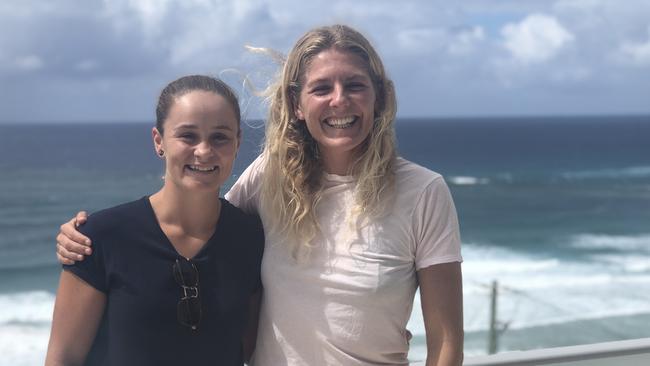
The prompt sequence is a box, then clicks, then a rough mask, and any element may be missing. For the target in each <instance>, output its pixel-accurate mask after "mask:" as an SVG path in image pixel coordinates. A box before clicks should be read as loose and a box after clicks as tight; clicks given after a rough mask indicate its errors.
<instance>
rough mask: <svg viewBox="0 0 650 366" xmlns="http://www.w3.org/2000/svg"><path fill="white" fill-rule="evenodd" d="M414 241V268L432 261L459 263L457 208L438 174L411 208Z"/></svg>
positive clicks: (424, 265)
mask: <svg viewBox="0 0 650 366" xmlns="http://www.w3.org/2000/svg"><path fill="white" fill-rule="evenodd" d="M413 220H414V229H415V230H414V234H415V238H416V240H417V243H416V251H415V269H416V270H420V269H422V268H426V267H429V266H432V265H434V264H440V263H449V262H462V260H463V258H462V257H461V254H460V230H459V227H458V216H457V215H456V207H455V206H454V201H453V200H452V198H451V193H450V192H449V188H448V187H447V184H446V183H445V181H444V179H443V178H442V177H441V176H438V177H436V178H434V180H433V181H432V182H431V183H430V184H429V185H428V186H427V187H425V189H424V191H423V193H422V195H421V196H420V199H419V201H418V203H417V204H416V207H415V211H414V217H413Z"/></svg>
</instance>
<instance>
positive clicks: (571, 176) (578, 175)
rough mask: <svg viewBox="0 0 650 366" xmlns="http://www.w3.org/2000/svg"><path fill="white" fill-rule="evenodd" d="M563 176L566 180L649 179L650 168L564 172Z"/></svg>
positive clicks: (637, 167)
mask: <svg viewBox="0 0 650 366" xmlns="http://www.w3.org/2000/svg"><path fill="white" fill-rule="evenodd" d="M561 176H562V178H564V179H566V180H584V179H617V178H647V177H650V166H631V167H626V168H620V169H596V170H580V171H573V172H564V173H562V174H561Z"/></svg>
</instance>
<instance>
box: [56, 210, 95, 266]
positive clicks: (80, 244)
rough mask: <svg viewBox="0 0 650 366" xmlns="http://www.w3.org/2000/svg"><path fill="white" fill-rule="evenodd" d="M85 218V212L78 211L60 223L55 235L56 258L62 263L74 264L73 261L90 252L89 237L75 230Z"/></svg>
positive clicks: (79, 259) (81, 258)
mask: <svg viewBox="0 0 650 366" xmlns="http://www.w3.org/2000/svg"><path fill="white" fill-rule="evenodd" d="M87 219H88V215H87V214H86V212H84V211H80V212H79V213H77V216H76V217H75V218H73V219H71V220H70V221H68V222H66V223H65V224H63V225H61V228H60V229H59V234H58V235H57V236H56V258H57V259H58V260H59V262H61V263H62V264H74V262H75V261H82V260H83V259H84V255H89V254H90V253H92V249H91V248H90V245H91V242H90V238H88V237H87V236H84V235H83V234H81V233H80V232H79V231H78V230H77V227H78V226H79V225H81V224H83V223H85V222H86V220H87Z"/></svg>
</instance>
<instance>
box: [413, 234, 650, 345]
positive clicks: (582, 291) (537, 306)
mask: <svg viewBox="0 0 650 366" xmlns="http://www.w3.org/2000/svg"><path fill="white" fill-rule="evenodd" d="M574 242H575V240H574ZM587 242H592V241H589V240H587ZM625 255H626V256H628V255H629V254H628V253H626V254H625ZM463 258H464V263H463V293H464V306H465V314H466V316H465V328H466V330H467V331H484V330H485V329H486V328H487V324H488V318H489V304H490V293H491V283H492V281H497V283H498V293H499V297H498V303H499V305H498V317H499V319H500V320H501V321H504V322H509V323H510V326H511V328H513V329H516V328H521V329H523V328H529V327H534V326H543V325H552V324H555V323H563V322H567V321H577V320H589V319H600V318H606V317H612V316H626V315H633V314H641V313H650V293H640V292H639V288H643V287H648V286H650V273H648V272H647V271H643V270H644V269H645V268H646V267H644V263H645V262H643V257H638V256H637V258H638V260H637V261H636V262H633V261H628V262H625V261H626V260H630V258H628V257H625V258H623V257H618V256H613V257H612V258H608V260H605V258H601V260H595V259H593V258H592V260H586V261H585V260H580V261H579V260H567V259H564V258H554V257H549V256H548V255H541V254H537V253H534V252H526V251H518V250H513V249H509V248H503V247H497V246H493V245H488V244H485V243H463ZM618 260H620V261H621V262H622V263H625V264H626V265H627V269H628V271H626V270H621V267H622V264H621V263H619V262H617V261H618ZM633 269H634V271H633ZM416 300H418V299H416ZM414 306H417V305H414ZM413 323H414V324H417V323H418V322H417V321H415V322H413ZM415 329H416V330H418V331H419V330H421V331H422V332H423V331H424V330H423V329H419V327H417V326H416V327H415Z"/></svg>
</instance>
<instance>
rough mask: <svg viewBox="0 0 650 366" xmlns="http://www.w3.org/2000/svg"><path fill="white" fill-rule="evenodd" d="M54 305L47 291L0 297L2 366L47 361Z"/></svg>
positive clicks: (22, 365) (39, 363)
mask: <svg viewBox="0 0 650 366" xmlns="http://www.w3.org/2000/svg"><path fill="white" fill-rule="evenodd" d="M53 306H54V294H52V293H50V292H47V291H29V292H18V293H9V294H7V293H5V294H0V309H2V312H0V355H2V357H1V358H0V366H32V365H42V364H43V363H44V362H45V352H46V350H47V342H48V339H49V337H50V324H51V320H52V309H53Z"/></svg>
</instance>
